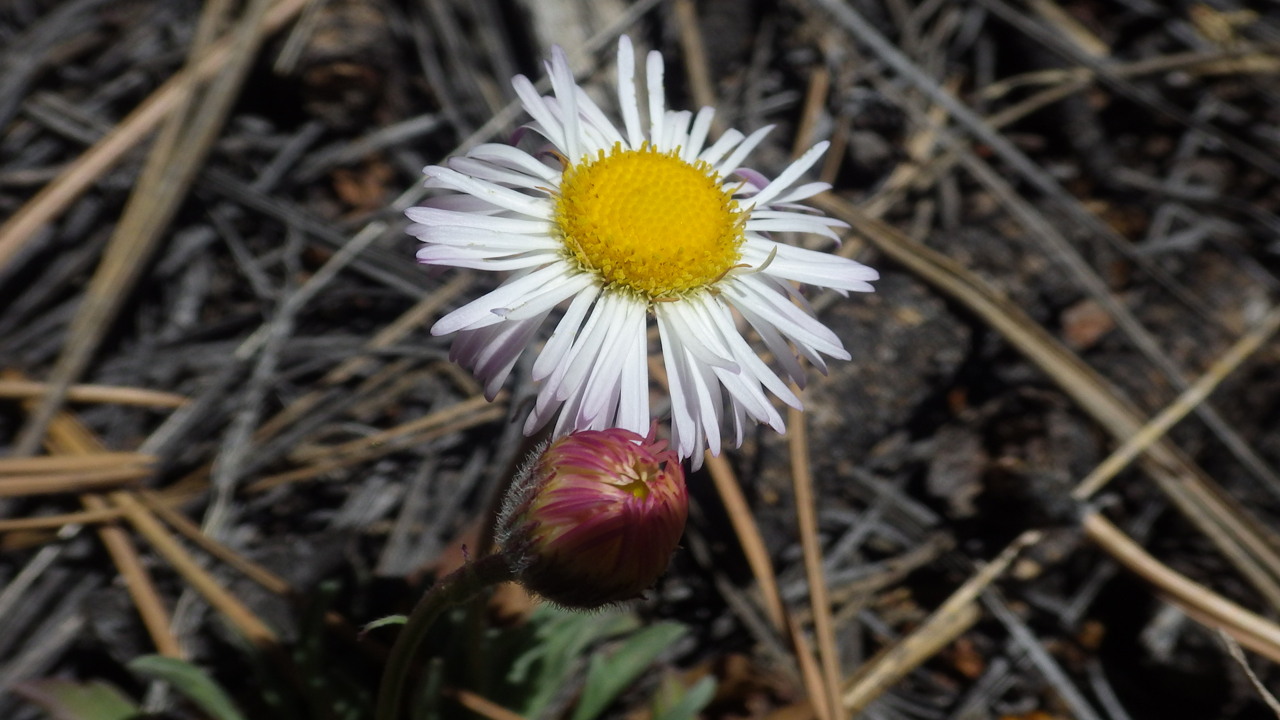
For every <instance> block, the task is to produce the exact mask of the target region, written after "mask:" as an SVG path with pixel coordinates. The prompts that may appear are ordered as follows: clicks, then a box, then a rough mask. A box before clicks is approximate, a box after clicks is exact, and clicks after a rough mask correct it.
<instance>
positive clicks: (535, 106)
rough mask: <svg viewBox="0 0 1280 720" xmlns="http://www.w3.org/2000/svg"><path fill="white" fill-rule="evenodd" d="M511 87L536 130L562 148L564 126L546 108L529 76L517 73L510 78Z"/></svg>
mask: <svg viewBox="0 0 1280 720" xmlns="http://www.w3.org/2000/svg"><path fill="white" fill-rule="evenodd" d="M511 87H512V88H513V89H515V91H516V97H518V98H520V104H521V105H523V106H524V111H525V112H527V113H529V116H530V117H532V118H533V120H534V122H536V123H538V132H539V133H541V134H542V136H543V137H545V138H546V139H548V140H550V141H551V144H552V145H555V146H556V147H558V148H560V149H561V150H563V149H564V127H563V126H562V125H561V124H560V121H559V120H556V118H555V116H554V115H552V114H551V110H550V109H548V108H547V104H546V103H545V102H543V100H542V96H541V95H539V94H538V89H537V88H535V87H534V86H533V83H531V82H529V78H527V77H525V76H523V75H517V76H515V77H514V78H512V79H511Z"/></svg>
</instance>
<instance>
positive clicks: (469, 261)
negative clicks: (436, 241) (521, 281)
mask: <svg viewBox="0 0 1280 720" xmlns="http://www.w3.org/2000/svg"><path fill="white" fill-rule="evenodd" d="M556 259H557V255H556V254H554V253H541V252H531V253H522V252H517V253H515V254H512V252H511V251H510V250H486V249H481V248H460V247H452V246H449V245H430V246H428V247H424V248H421V249H420V250H418V262H420V263H422V264H423V265H451V266H453V267H465V268H474V269H476V270H492V271H498V270H519V269H521V268H529V267H537V266H539V265H545V264H547V263H549V262H555V261H556Z"/></svg>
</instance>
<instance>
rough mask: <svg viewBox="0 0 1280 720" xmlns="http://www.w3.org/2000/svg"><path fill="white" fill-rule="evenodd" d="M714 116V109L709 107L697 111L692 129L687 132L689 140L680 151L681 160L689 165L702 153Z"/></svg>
mask: <svg viewBox="0 0 1280 720" xmlns="http://www.w3.org/2000/svg"><path fill="white" fill-rule="evenodd" d="M715 114H716V109H715V108H713V107H711V106H709V105H708V106H707V107H704V108H702V109H701V110H699V111H698V115H697V117H695V118H694V119H693V129H692V130H690V131H689V140H688V142H686V143H685V146H684V148H683V149H682V150H681V151H680V159H681V160H684V161H685V162H687V163H691V162H693V161H694V160H696V159H697V158H698V153H700V152H702V144H703V143H704V142H706V141H707V133H708V132H710V131H711V119H712V118H713V117H715Z"/></svg>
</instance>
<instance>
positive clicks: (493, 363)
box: [472, 312, 547, 402]
mask: <svg viewBox="0 0 1280 720" xmlns="http://www.w3.org/2000/svg"><path fill="white" fill-rule="evenodd" d="M546 319H547V313H545V312H544V313H542V314H540V315H535V316H534V317H531V318H528V319H526V320H523V321H521V322H504V323H501V324H499V325H494V326H493V329H494V330H496V332H494V333H493V335H492V336H491V337H489V338H487V341H486V347H485V349H484V350H483V351H482V352H481V353H479V354H478V355H477V356H476V359H475V364H474V366H473V367H472V370H473V371H474V372H475V374H476V376H477V377H479V378H480V379H482V380H484V381H485V384H484V396H485V399H486V400H489V401H490V402H492V401H493V399H494V398H495V397H496V396H497V395H498V391H499V390H501V389H502V386H503V384H504V383H506V381H507V376H508V375H510V374H511V368H513V367H515V364H516V360H518V359H519V358H520V353H522V352H523V351H524V349H525V348H526V347H527V346H528V345H529V341H530V340H532V339H533V336H534V334H535V333H537V332H538V328H539V327H541V326H542V322H543V321H544V320H546ZM488 329H489V328H485V330H488Z"/></svg>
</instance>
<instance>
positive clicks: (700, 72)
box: [672, 0, 725, 139]
mask: <svg viewBox="0 0 1280 720" xmlns="http://www.w3.org/2000/svg"><path fill="white" fill-rule="evenodd" d="M672 7H673V9H674V10H675V15H676V26H677V27H678V28H679V30H680V52H681V53H682V54H683V55H684V69H685V73H686V74H687V75H688V77H689V91H690V94H692V95H693V102H694V104H695V105H697V106H698V107H713V108H714V107H716V106H717V105H716V88H715V83H714V82H713V81H712V80H711V67H710V65H708V63H707V50H706V45H705V44H704V43H703V42H702V28H701V27H700V26H699V24H698V11H697V9H696V8H695V7H694V5H693V0H675V2H674V3H672ZM724 130H725V126H724V120H723V119H722V117H721V115H720V114H719V113H717V114H716V115H715V116H714V117H712V118H711V133H710V137H711V138H712V139H715V138H716V137H718V136H719V135H720V134H721V133H723V132H724Z"/></svg>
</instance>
